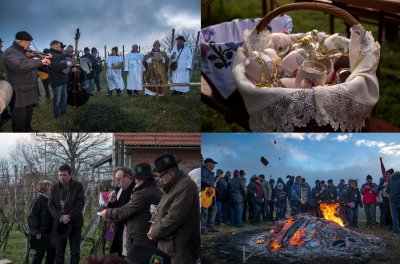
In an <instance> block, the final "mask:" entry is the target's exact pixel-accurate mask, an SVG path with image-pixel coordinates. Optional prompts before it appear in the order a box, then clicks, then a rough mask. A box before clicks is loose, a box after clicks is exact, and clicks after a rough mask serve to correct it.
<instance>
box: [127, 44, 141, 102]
mask: <svg viewBox="0 0 400 264" xmlns="http://www.w3.org/2000/svg"><path fill="white" fill-rule="evenodd" d="M138 49H139V47H138V45H136V44H134V45H133V46H132V51H131V52H130V53H128V54H127V55H126V56H125V69H124V71H125V74H128V73H129V74H128V79H127V83H126V89H127V92H128V95H129V96H132V90H133V94H134V95H135V96H139V91H142V90H143V54H142V53H141V52H140V51H139V50H138Z"/></svg>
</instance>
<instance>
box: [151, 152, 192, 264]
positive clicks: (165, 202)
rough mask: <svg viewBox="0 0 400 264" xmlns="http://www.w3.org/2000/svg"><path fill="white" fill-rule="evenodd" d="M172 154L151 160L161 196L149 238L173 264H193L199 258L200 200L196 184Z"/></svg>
mask: <svg viewBox="0 0 400 264" xmlns="http://www.w3.org/2000/svg"><path fill="white" fill-rule="evenodd" d="M179 162H180V161H176V160H175V157H174V156H173V155H171V154H165V155H162V156H161V157H159V158H157V159H156V160H155V162H154V165H155V169H154V171H155V172H157V173H158V175H159V177H160V180H161V181H162V182H163V183H164V187H163V190H164V192H165V194H164V196H163V197H162V198H161V201H160V204H159V205H158V210H157V213H156V216H155V219H154V224H153V225H152V226H151V228H150V230H149V232H148V234H147V235H148V237H149V239H151V240H155V241H158V249H160V250H161V251H163V252H165V253H167V254H168V255H169V256H170V257H171V263H172V264H183V263H185V264H190V263H193V264H194V263H195V262H196V259H197V258H199V257H200V221H199V217H200V201H199V194H198V191H197V186H196V183H195V182H194V181H193V180H192V179H191V178H190V177H189V176H187V175H185V174H183V173H182V172H181V171H180V170H179V167H178V163H179Z"/></svg>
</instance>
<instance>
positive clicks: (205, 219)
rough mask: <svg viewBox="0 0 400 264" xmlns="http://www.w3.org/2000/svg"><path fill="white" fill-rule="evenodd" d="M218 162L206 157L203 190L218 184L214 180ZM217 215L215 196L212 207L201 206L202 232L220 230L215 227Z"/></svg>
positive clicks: (202, 178)
mask: <svg viewBox="0 0 400 264" xmlns="http://www.w3.org/2000/svg"><path fill="white" fill-rule="evenodd" d="M215 164H218V162H216V161H214V160H213V159H211V158H206V159H205V160H204V164H203V165H202V166H201V190H202V191H203V190H205V189H206V188H214V190H215V188H216V186H217V184H216V183H215V182H214V172H213V170H214V168H215ZM216 215H217V204H216V199H215V196H214V197H213V198H212V204H211V205H210V207H208V208H205V207H201V234H202V235H207V234H208V231H210V232H218V230H217V229H216V228H215V217H216Z"/></svg>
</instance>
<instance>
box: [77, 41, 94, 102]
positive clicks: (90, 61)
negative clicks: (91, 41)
mask: <svg viewBox="0 0 400 264" xmlns="http://www.w3.org/2000/svg"><path fill="white" fill-rule="evenodd" d="M83 52H84V55H83V56H82V57H81V59H86V61H87V65H88V66H89V69H88V70H89V73H88V74H86V84H85V86H86V87H87V89H88V91H87V92H88V94H89V95H91V96H93V95H94V78H95V77H96V70H95V69H94V68H93V65H96V63H97V60H96V57H95V56H93V55H92V54H91V53H90V49H89V48H88V47H85V48H84V49H83Z"/></svg>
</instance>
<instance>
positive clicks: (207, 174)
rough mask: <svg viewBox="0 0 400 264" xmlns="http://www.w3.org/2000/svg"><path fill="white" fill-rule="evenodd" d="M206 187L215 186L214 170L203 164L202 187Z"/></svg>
mask: <svg viewBox="0 0 400 264" xmlns="http://www.w3.org/2000/svg"><path fill="white" fill-rule="evenodd" d="M205 187H214V172H212V171H211V170H210V169H209V168H208V167H207V166H206V165H201V189H202V190H204V188H205Z"/></svg>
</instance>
